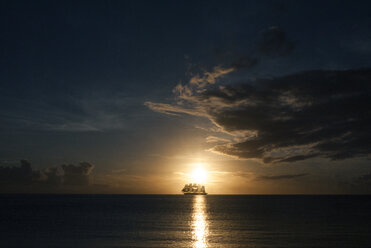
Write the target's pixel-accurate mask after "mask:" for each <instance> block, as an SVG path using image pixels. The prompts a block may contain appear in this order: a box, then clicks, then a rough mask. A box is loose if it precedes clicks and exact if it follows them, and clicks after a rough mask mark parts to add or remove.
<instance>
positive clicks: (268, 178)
mask: <svg viewBox="0 0 371 248" xmlns="http://www.w3.org/2000/svg"><path fill="white" fill-rule="evenodd" d="M307 175H308V174H306V173H301V174H283V175H274V176H273V175H270V176H267V175H261V176H257V177H256V180H285V179H293V178H298V177H304V176H307Z"/></svg>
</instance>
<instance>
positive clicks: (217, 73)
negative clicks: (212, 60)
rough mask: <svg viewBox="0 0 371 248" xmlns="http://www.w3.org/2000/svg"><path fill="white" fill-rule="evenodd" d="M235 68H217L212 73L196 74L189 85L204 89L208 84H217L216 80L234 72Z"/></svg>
mask: <svg viewBox="0 0 371 248" xmlns="http://www.w3.org/2000/svg"><path fill="white" fill-rule="evenodd" d="M234 69H235V68H233V67H230V68H223V67H221V66H216V67H214V69H213V70H212V71H210V72H209V71H205V72H204V73H202V74H196V75H195V76H193V77H192V78H191V79H190V80H189V83H190V84H191V85H195V86H197V87H198V88H203V87H205V86H206V85H208V84H215V82H216V80H217V79H218V78H220V77H222V76H224V75H226V74H229V73H231V72H232V71H234Z"/></svg>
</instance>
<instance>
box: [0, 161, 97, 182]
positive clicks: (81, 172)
mask: <svg viewBox="0 0 371 248" xmlns="http://www.w3.org/2000/svg"><path fill="white" fill-rule="evenodd" d="M20 162H21V166H20V167H0V185H3V186H4V187H6V186H32V185H38V186H40V185H41V186H42V185H44V186H61V185H62V186H63V185H79V186H87V185H90V184H91V181H92V177H91V172H92V170H93V169H94V165H92V164H89V163H87V162H82V163H80V164H79V165H73V164H69V165H61V166H57V167H49V168H45V169H43V170H34V169H32V167H31V164H30V163H29V162H28V161H26V160H21V161H20Z"/></svg>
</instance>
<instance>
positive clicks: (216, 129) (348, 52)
mask: <svg viewBox="0 0 371 248" xmlns="http://www.w3.org/2000/svg"><path fill="white" fill-rule="evenodd" d="M370 7H371V4H370V3H369V2H368V1H357V2H354V1H108V0H106V1H103V0H101V1H1V3H0V32H1V35H0V37H1V38H0V44H1V48H0V185H1V187H0V192H1V193H97V194H98V193H109V194H132V193H140V194H152V193H154V194H179V193H180V190H181V189H182V187H183V186H184V184H185V183H190V182H192V180H195V175H194V173H193V172H194V171H195V170H196V171H200V170H201V171H203V174H204V176H203V178H202V182H201V183H203V184H205V185H206V190H207V191H208V192H209V193H211V194H369V193H371V164H370V154H371V142H370V140H371V130H370V126H371V82H370V81H371V59H370V58H371V31H370V30H371V16H370V15H369V9H370ZM196 178H197V176H196ZM198 178H199V177H198Z"/></svg>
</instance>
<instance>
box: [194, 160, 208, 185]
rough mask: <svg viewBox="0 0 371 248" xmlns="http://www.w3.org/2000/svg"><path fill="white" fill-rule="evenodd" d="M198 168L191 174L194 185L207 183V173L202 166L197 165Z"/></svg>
mask: <svg viewBox="0 0 371 248" xmlns="http://www.w3.org/2000/svg"><path fill="white" fill-rule="evenodd" d="M196 166H197V167H196V168H195V169H194V170H193V171H192V173H191V180H192V182H193V183H201V184H202V183H206V179H207V173H206V171H205V169H204V168H202V166H201V165H200V164H197V165H196Z"/></svg>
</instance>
